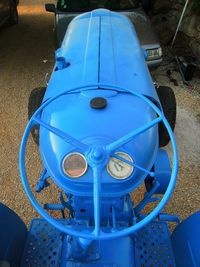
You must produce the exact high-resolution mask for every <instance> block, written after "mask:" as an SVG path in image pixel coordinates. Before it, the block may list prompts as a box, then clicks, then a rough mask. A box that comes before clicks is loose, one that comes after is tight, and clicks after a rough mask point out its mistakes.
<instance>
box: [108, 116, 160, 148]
mask: <svg viewBox="0 0 200 267" xmlns="http://www.w3.org/2000/svg"><path fill="white" fill-rule="evenodd" d="M161 120H162V117H161V116H159V117H157V118H156V119H154V120H152V121H150V122H148V123H146V124H145V125H144V126H142V127H140V128H137V129H136V130H133V131H132V132H130V133H128V134H126V135H124V136H123V137H121V138H120V139H118V140H116V141H114V142H113V143H111V144H109V145H107V146H106V150H107V151H108V152H109V153H112V152H113V151H115V150H116V149H118V148H119V147H121V146H123V145H125V144H127V143H128V142H130V141H131V140H132V139H133V138H134V137H135V136H137V135H140V134H142V133H144V132H145V131H147V130H149V129H150V128H152V127H153V126H155V125H156V124H158V123H159V122H161Z"/></svg>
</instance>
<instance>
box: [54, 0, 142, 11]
mask: <svg viewBox="0 0 200 267" xmlns="http://www.w3.org/2000/svg"><path fill="white" fill-rule="evenodd" d="M136 7H138V0H58V4H57V9H58V10H60V11H66V12H87V11H91V10H93V9H96V8H106V9H110V10H129V9H134V8H136Z"/></svg>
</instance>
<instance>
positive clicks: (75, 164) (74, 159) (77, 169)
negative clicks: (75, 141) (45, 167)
mask: <svg viewBox="0 0 200 267" xmlns="http://www.w3.org/2000/svg"><path fill="white" fill-rule="evenodd" d="M62 168H63V172H64V173H65V174H66V175H67V176H69V177H71V178H78V177H81V176H82V175H84V174H85V172H86V171H87V168H88V165H87V161H86V159H85V157H84V156H83V155H82V154H80V153H70V154H68V155H67V156H66V157H65V158H64V159H63V162H62Z"/></svg>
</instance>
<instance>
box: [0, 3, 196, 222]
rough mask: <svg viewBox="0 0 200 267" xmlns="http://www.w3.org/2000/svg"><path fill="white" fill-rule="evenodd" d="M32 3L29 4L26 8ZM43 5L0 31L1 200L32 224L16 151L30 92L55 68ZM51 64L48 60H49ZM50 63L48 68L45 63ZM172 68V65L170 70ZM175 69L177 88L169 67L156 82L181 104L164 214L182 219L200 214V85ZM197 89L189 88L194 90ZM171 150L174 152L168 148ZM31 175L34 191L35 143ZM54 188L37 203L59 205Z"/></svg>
mask: <svg viewBox="0 0 200 267" xmlns="http://www.w3.org/2000/svg"><path fill="white" fill-rule="evenodd" d="M26 3H28V5H27V4H26ZM44 3H45V1H39V0H38V1H35V0H34V1H25V0H24V1H23V0H21V1H20V6H19V14H20V21H19V25H18V26H14V27H4V28H2V29H1V30H0V90H1V98H0V111H1V112H0V121H1V127H0V138H1V154H0V188H1V190H0V200H1V201H2V202H3V203H5V204H6V205H8V206H9V207H10V208H12V209H13V210H14V211H16V212H17V213H18V214H19V215H20V216H21V217H22V219H23V220H24V221H25V222H26V223H28V222H29V221H30V219H31V218H32V217H34V216H37V214H36V212H35V211H34V209H33V208H32V207H31V205H30V204H29V201H28V200H27V198H26V196H25V193H24V192H23V189H22V186H21V183H20V178H19V171H18V150H19V145H20V140H21V136H22V134H23V130H24V127H25V125H26V123H27V103H28V96H29V94H30V92H31V90H32V89H33V88H34V87H37V86H44V85H45V81H44V77H45V74H46V73H50V72H51V68H52V65H53V57H54V52H53V43H52V28H53V16H52V15H50V14H47V13H45V11H44V9H43V5H44ZM46 60H47V61H46ZM45 62H46V63H45ZM167 67H169V66H167ZM174 67H175V66H174V64H173V63H172V65H171V66H170V68H171V69H173V77H174V78H175V79H177V81H178V84H179V85H178V86H174V85H173V84H172V83H171V82H170V81H169V79H168V78H167V77H166V75H165V73H166V66H161V67H160V68H159V69H157V70H156V71H154V72H153V77H154V78H155V79H156V80H157V81H158V82H159V83H160V84H162V85H170V86H171V87H173V89H174V91H175V94H176V97H177V104H178V114H177V125H176V129H175V134H176V138H177V143H178V148H179V157H180V171H179V177H178V182H177V187H176V190H175V192H174V194H173V196H172V198H171V200H170V201H169V203H168V205H167V207H166V210H167V211H168V212H170V213H178V214H180V215H181V217H182V218H185V217H187V216H188V215H190V214H191V213H193V212H195V211H197V210H199V209H200V194H199V189H200V179H199V171H200V162H199V157H200V105H199V100H200V99H199V98H200V95H199V93H198V90H199V88H200V82H199V80H198V79H194V81H193V82H192V84H191V86H190V87H188V86H185V85H183V84H182V82H181V77H180V75H179V73H178V72H177V71H176V70H174ZM194 87H195V88H196V90H195V89H191V88H194ZM168 149H169V151H170V147H169V148H168ZM27 155H28V162H27V165H28V166H29V168H28V169H29V170H28V173H30V174H31V176H32V177H33V178H31V180H30V182H31V185H32V188H34V184H35V182H36V178H34V177H38V176H37V175H39V173H40V171H41V163H40V160H39V158H38V156H37V146H36V145H35V144H34V143H33V141H32V139H31V140H30V141H29V147H28V153H27ZM54 188H55V187H54V186H52V188H48V189H47V190H46V192H47V194H46V197H44V195H45V194H42V195H41V196H40V197H39V198H40V200H41V202H45V200H48V199H52V198H53V199H54V200H55V201H57V194H55V192H54V191H57V190H54Z"/></svg>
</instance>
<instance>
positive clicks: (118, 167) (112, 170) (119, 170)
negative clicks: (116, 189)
mask: <svg viewBox="0 0 200 267" xmlns="http://www.w3.org/2000/svg"><path fill="white" fill-rule="evenodd" d="M115 154H116V155H118V156H120V157H122V158H124V159H126V160H128V161H130V162H132V163H133V159H132V158H131V156H129V155H128V154H126V153H124V152H116V153H115ZM133 170H134V167H133V166H131V165H129V164H127V163H125V162H124V161H121V160H119V159H117V158H114V157H111V158H110V160H109V162H108V164H107V171H108V173H109V174H110V175H111V176H112V177H113V178H115V179H118V180H123V179H126V178H128V177H129V176H130V175H131V174H132V172H133Z"/></svg>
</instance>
